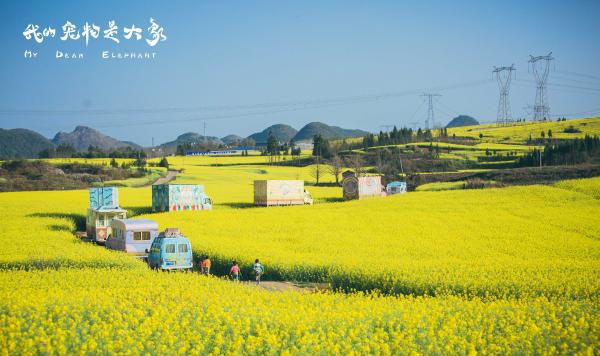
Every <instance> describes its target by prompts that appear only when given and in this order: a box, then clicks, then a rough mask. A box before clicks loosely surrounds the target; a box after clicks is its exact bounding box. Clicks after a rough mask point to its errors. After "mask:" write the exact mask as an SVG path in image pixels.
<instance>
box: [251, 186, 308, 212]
mask: <svg viewBox="0 0 600 356" xmlns="http://www.w3.org/2000/svg"><path fill="white" fill-rule="evenodd" d="M312 203H313V199H312V197H311V195H310V193H309V192H307V191H305V190H304V181H303V180H255V181H254V205H256V206H273V205H303V204H312Z"/></svg>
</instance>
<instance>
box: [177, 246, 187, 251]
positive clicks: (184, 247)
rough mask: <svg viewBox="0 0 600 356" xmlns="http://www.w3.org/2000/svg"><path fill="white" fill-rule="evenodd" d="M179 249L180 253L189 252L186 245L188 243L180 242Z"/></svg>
mask: <svg viewBox="0 0 600 356" xmlns="http://www.w3.org/2000/svg"><path fill="white" fill-rule="evenodd" d="M177 249H178V250H179V253H187V252H188V245H186V244H179V245H177Z"/></svg>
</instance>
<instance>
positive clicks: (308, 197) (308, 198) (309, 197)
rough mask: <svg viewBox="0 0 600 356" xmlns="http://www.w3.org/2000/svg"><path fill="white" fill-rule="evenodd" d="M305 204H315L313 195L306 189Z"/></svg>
mask: <svg viewBox="0 0 600 356" xmlns="http://www.w3.org/2000/svg"><path fill="white" fill-rule="evenodd" d="M304 204H305V205H313V197H312V195H310V192H309V191H308V190H305V191H304Z"/></svg>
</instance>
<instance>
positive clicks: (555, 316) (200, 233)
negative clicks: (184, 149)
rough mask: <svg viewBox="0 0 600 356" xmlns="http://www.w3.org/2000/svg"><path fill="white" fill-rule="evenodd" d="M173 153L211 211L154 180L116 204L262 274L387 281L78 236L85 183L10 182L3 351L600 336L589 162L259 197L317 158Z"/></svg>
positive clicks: (547, 343) (338, 346)
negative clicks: (548, 182)
mask: <svg viewBox="0 0 600 356" xmlns="http://www.w3.org/2000/svg"><path fill="white" fill-rule="evenodd" d="M173 163H174V164H175V165H178V164H181V165H182V166H184V167H185V173H183V174H182V175H180V176H178V178H177V182H182V183H185V182H194V183H203V184H205V186H206V190H207V192H208V193H209V194H210V195H211V196H213V198H214V199H215V202H216V205H215V207H214V210H213V211H203V212H179V213H161V214H151V213H150V210H149V206H150V203H151V194H150V192H151V190H150V188H149V187H145V188H121V189H120V190H119V195H120V200H121V206H123V207H125V208H127V209H129V210H130V212H132V213H134V214H141V216H147V217H150V218H152V219H155V220H156V221H158V222H159V224H160V227H161V229H162V228H165V227H170V226H178V227H180V228H181V230H182V232H183V233H185V234H186V235H187V236H188V237H190V239H191V241H192V246H193V249H194V252H195V254H196V255H198V254H202V253H209V254H211V256H212V257H213V261H214V263H215V265H216V266H215V267H216V272H219V268H223V267H224V266H226V265H227V263H229V261H230V260H231V259H233V258H237V259H239V260H240V261H241V262H242V268H243V271H244V273H245V274H247V273H248V269H249V263H251V262H252V261H253V259H254V258H260V259H261V261H262V262H263V263H264V264H265V266H266V276H265V277H266V278H267V279H269V278H271V279H298V280H305V281H328V282H331V283H332V284H333V286H334V288H338V287H339V288H342V289H346V290H351V289H363V290H380V291H383V292H385V293H386V294H388V295H387V296H386V295H379V294H377V293H376V292H370V294H367V295H363V294H361V293H347V294H346V293H334V292H328V293H308V292H306V293H298V292H268V291H265V290H262V289H260V288H257V287H255V286H252V285H247V284H245V283H241V284H236V283H233V282H229V281H223V280H221V279H218V278H206V277H202V276H199V275H198V274H196V273H160V272H154V271H150V270H149V269H148V268H147V267H146V265H145V264H144V263H143V262H141V261H139V260H135V259H133V258H131V257H129V256H127V255H125V254H123V253H120V252H115V251H109V250H106V249H105V248H103V247H100V246H96V245H93V244H91V243H85V242H81V241H80V240H78V239H77V238H76V237H74V236H73V234H72V233H71V231H72V230H74V229H76V228H79V229H81V227H82V223H83V218H84V214H85V211H86V208H87V204H88V195H87V191H84V190H82V191H54V192H19V193H0V217H1V220H0V243H1V244H0V246H2V249H0V354H6V355H9V354H32V353H48V354H66V353H69V354H71V353H79V354H86V353H89V354H92V353H114V352H118V353H122V354H139V353H144V352H147V353H161V354H189V353H202V354H215V355H216V354H238V353H254V354H315V353H316V354H322V353H329V354H333V353H336V354H342V353H343V354H353V353H354V354H365V353H380V354H400V353H437V354H448V353H463V354H466V353H476V352H482V353H495V354H506V353H549V354H555V353H563V354H568V353H581V354H589V355H593V354H597V353H598V348H599V347H598V345H599V340H598V335H600V318H598V310H599V308H600V301H599V295H598V287H599V285H600V283H599V281H600V276H599V274H600V272H598V271H600V268H599V267H600V241H599V238H598V237H599V236H600V231H599V230H600V223H599V220H598V216H600V214H599V213H600V200H598V199H595V198H594V193H592V194H589V193H588V192H595V191H597V186H598V184H599V183H600V182H599V181H598V180H597V179H594V180H581V181H577V182H565V183H559V184H557V185H556V186H530V187H513V188H505V189H489V190H472V191H465V190H460V191H443V192H417V193H409V194H406V195H403V196H394V197H388V198H378V199H372V200H367V201H354V202H336V201H338V200H339V198H340V197H341V189H340V188H336V187H318V188H317V187H314V188H313V187H308V188H309V190H311V191H312V192H313V194H314V195H316V196H317V197H318V202H319V203H318V204H315V205H314V206H312V207H311V206H300V207H281V208H251V207H250V206H251V204H250V203H251V201H252V185H251V180H252V179H259V177H260V178H262V179H265V178H266V179H269V178H296V177H299V178H300V179H311V178H310V168H294V167H269V166H263V165H243V166H242V165H237V166H220V167H214V166H207V165H200V164H199V163H198V164H195V163H196V161H195V160H193V159H187V162H186V163H185V165H184V164H183V162H181V163H179V162H178V161H177V160H174V162H173ZM326 179H327V180H329V181H330V180H331V179H332V177H331V176H329V177H327V178H326ZM311 180H312V179H311ZM390 294H393V295H390Z"/></svg>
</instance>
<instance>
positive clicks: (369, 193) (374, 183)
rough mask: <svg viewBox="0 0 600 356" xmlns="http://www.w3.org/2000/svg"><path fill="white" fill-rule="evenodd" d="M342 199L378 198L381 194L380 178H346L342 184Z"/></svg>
mask: <svg viewBox="0 0 600 356" xmlns="http://www.w3.org/2000/svg"><path fill="white" fill-rule="evenodd" d="M342 187H343V190H344V199H346V200H350V199H364V198H371V197H379V196H381V195H382V194H383V193H384V192H383V189H382V188H383V187H382V186H381V177H380V176H367V177H355V176H348V177H346V178H345V179H344V181H343V182H342Z"/></svg>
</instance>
